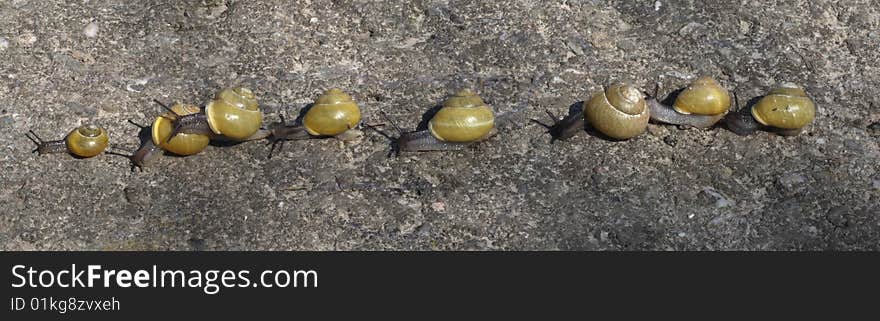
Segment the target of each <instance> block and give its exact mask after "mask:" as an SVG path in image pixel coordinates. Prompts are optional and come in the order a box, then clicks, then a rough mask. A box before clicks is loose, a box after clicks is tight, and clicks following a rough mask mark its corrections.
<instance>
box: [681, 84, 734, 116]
mask: <svg viewBox="0 0 880 321" xmlns="http://www.w3.org/2000/svg"><path fill="white" fill-rule="evenodd" d="M672 108H673V109H675V111H677V112H679V113H682V114H695V115H720V114H725V113H727V111H728V110H729V109H730V93H728V91H727V89H724V87H722V86H721V85H720V84H718V82H717V81H715V79H713V78H712V77H701V78H699V79H697V80H695V81H694V82H692V83H691V84H690V85H688V87H687V88H685V89H684V90H683V91H682V92H681V93H679V94H678V98H676V99H675V103H674V104H673V105H672Z"/></svg>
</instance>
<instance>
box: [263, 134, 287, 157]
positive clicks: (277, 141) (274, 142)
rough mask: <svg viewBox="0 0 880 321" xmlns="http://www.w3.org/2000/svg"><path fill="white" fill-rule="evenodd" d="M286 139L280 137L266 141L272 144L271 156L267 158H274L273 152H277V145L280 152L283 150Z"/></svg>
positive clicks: (270, 148) (267, 143)
mask: <svg viewBox="0 0 880 321" xmlns="http://www.w3.org/2000/svg"><path fill="white" fill-rule="evenodd" d="M286 141H287V140H286V139H283V138H278V139H275V138H270V139H269V141H268V142H266V145H271V146H270V147H269V156H268V157H267V159H272V154H273V153H274V152H275V149H276V147H277V149H278V152H281V149H283V148H284V143H285V142H286Z"/></svg>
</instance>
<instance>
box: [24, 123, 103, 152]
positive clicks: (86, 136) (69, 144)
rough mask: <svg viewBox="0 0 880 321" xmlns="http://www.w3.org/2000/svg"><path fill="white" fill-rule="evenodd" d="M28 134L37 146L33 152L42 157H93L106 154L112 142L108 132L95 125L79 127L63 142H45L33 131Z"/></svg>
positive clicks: (62, 140)
mask: <svg viewBox="0 0 880 321" xmlns="http://www.w3.org/2000/svg"><path fill="white" fill-rule="evenodd" d="M28 133H29V134H30V135H26V136H27V137H28V139H30V140H31V141H32V142H34V144H36V145H37V148H36V149H34V150H33V152H34V153H38V154H40V155H43V154H53V153H70V154H73V155H74V156H77V157H82V158H88V157H93V156H96V155H98V154H100V153H102V152H104V150H105V149H107V145H108V143H109V141H110V136H109V135H107V131H106V130H104V129H103V128H101V127H98V126H96V125H94V124H86V125H83V126H80V127H77V128H75V129H74V130H72V131H70V133H68V134H67V136H66V137H65V138H64V139H61V140H48V141H47V140H43V139H42V138H40V136H38V135H37V134H36V133H34V131H33V130H31V131H28Z"/></svg>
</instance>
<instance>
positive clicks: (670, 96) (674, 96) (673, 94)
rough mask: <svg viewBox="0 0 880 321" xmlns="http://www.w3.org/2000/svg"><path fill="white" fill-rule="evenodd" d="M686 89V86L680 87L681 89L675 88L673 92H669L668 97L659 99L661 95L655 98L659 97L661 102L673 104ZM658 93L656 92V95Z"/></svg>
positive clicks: (668, 104) (667, 104)
mask: <svg viewBox="0 0 880 321" xmlns="http://www.w3.org/2000/svg"><path fill="white" fill-rule="evenodd" d="M684 90H685V88H679V89H676V90H673V91H672V92H670V93H669V94H667V95H666V98H663V100H659V97H654V98H655V99H658V101H659V102H660V103H661V104H664V105H666V106H672V104H675V100H676V99H678V95H681V92H683V91H684ZM656 94H657V93H656V92H655V93H654V95H656Z"/></svg>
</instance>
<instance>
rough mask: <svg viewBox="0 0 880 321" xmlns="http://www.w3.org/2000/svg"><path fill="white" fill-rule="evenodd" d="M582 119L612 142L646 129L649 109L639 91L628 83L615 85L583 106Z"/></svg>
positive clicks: (635, 134)
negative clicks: (613, 139)
mask: <svg viewBox="0 0 880 321" xmlns="http://www.w3.org/2000/svg"><path fill="white" fill-rule="evenodd" d="M584 117H585V119H586V120H587V121H588V122H589V123H590V125H592V126H593V127H594V128H596V129H597V130H598V131H600V132H602V133H603V134H605V135H607V136H608V137H611V138H615V139H630V138H633V137H636V136H638V135H640V134H642V133H644V132H645V130H646V129H647V128H648V119H649V118H650V109H648V106H647V103H646V102H645V98H644V95H642V92H641V91H639V90H638V89H636V88H635V87H633V86H630V85H627V84H615V85H612V86H610V87H608V88H607V89H606V90H604V91H602V92H599V93H597V94H595V95H593V97H592V98H591V99H590V100H589V101H588V102H587V103H586V104H585V105H584Z"/></svg>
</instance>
